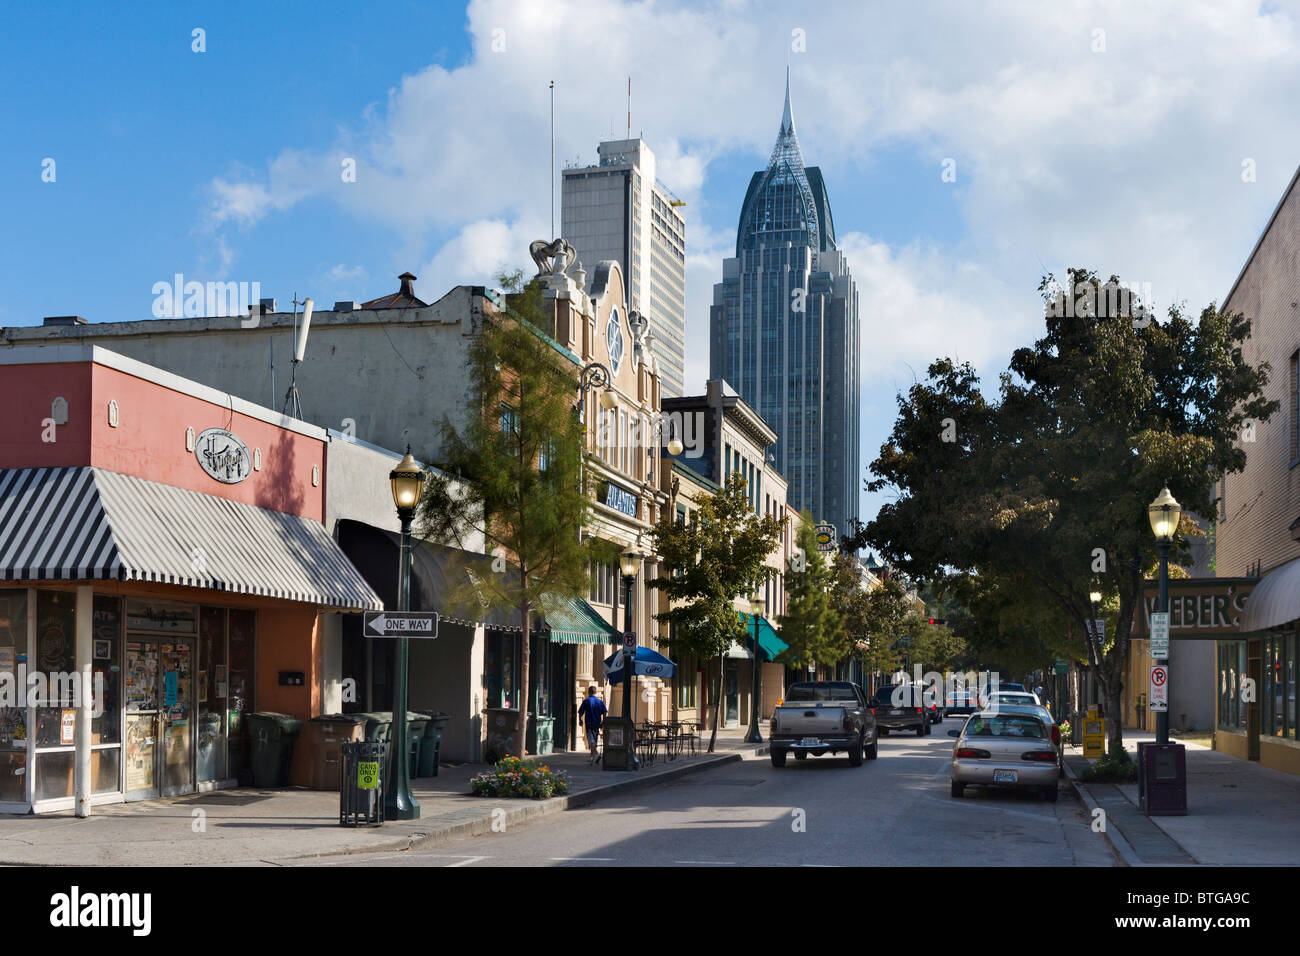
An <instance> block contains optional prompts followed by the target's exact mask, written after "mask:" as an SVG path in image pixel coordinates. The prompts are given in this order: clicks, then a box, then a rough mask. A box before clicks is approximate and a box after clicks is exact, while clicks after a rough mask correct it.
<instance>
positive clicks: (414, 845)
mask: <svg viewBox="0 0 1300 956" xmlns="http://www.w3.org/2000/svg"><path fill="white" fill-rule="evenodd" d="M767 752H768V748H767V746H766V745H763V746H760V747H759V748H758V749H757V750H756V751H755V754H756V755H762V754H765V753H767ZM742 759H744V756H743V753H742V752H740V751H731V752H729V753H721V754H719V753H715V754H713V755H712V756H710V757H709V758H708V759H705V760H701V761H699V762H698V763H691V764H683V765H682V766H680V767H672V768H670V769H668V770H664V771H660V772H657V773H653V774H650V775H648V776H644V777H642V776H631V777H627V778H625V779H623V780H618V781H611V782H610V783H607V784H601V785H600V786H597V787H592V788H591V789H590V790H583V791H581V792H580V793H571V794H568V795H567V796H563V797H552V798H551V799H549V800H544V801H534V802H530V803H527V804H525V805H523V806H516V807H513V808H511V809H509V810H507V811H506V815H505V820H504V823H505V825H506V826H507V827H510V826H513V825H518V824H522V823H525V822H531V821H534V820H538V819H541V818H542V817H547V816H551V815H552V814H555V813H562V812H564V811H565V810H572V809H577V808H578V807H586V806H590V805H591V804H593V803H596V802H597V801H598V800H601V799H602V798H608V797H611V796H622V795H624V794H627V793H633V792H635V791H637V790H644V789H647V788H649V787H653V786H657V785H658V784H660V783H663V782H666V781H668V780H674V779H676V778H678V777H684V776H686V775H688V774H693V773H699V772H700V771H702V770H712V769H713V768H714V767H721V766H723V765H724V764H729V763H735V762H738V761H740V760H742ZM494 822H495V821H494V820H493V818H492V814H491V813H490V812H489V813H485V814H484V815H483V816H482V817H479V818H478V819H475V820H466V821H464V822H463V823H450V824H447V825H446V826H441V827H438V828H437V829H436V830H434V831H433V832H431V833H418V832H417V833H413V834H411V835H410V836H409V837H405V838H402V839H396V840H390V841H386V842H384V843H376V844H374V845H372V846H366V847H352V848H349V849H345V850H332V851H329V852H325V853H304V854H300V855H297V856H292V857H279V859H281V860H286V861H288V860H308V859H316V858H319V857H326V856H360V855H363V854H367V853H393V852H398V851H401V850H415V849H423V848H425V847H430V846H435V845H437V844H439V843H445V842H447V841H449V840H454V839H457V838H459V837H466V836H483V835H484V834H487V833H492V832H494V831H493V823H494Z"/></svg>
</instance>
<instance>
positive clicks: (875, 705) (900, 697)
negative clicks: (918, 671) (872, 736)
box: [868, 684, 930, 737]
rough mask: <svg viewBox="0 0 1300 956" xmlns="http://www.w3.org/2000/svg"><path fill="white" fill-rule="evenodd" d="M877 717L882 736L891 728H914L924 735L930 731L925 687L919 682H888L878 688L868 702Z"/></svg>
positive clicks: (917, 733) (877, 724)
mask: <svg viewBox="0 0 1300 956" xmlns="http://www.w3.org/2000/svg"><path fill="white" fill-rule="evenodd" d="M868 703H869V704H870V705H871V709H872V713H874V714H875V717H876V726H877V727H879V728H880V736H882V737H886V736H888V735H889V732H890V731H891V730H899V731H903V730H912V731H915V732H916V736H918V737H924V736H925V735H926V734H928V733H929V732H930V718H929V717H928V716H927V715H926V712H925V699H924V688H923V687H921V686H920V685H918V684H886V685H885V686H884V687H877V688H876V695H875V696H874V697H873V698H871V700H870V701H869V702H868Z"/></svg>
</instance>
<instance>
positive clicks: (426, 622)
mask: <svg viewBox="0 0 1300 956" xmlns="http://www.w3.org/2000/svg"><path fill="white" fill-rule="evenodd" d="M363 633H364V634H365V636H366V637H426V638H434V637H437V636H438V615H437V613H435V612H433V611H367V612H366V624H365V630H364V631H363Z"/></svg>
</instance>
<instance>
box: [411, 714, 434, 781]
mask: <svg viewBox="0 0 1300 956" xmlns="http://www.w3.org/2000/svg"><path fill="white" fill-rule="evenodd" d="M428 723H429V715H428V714H416V713H412V712H411V711H409V710H408V711H407V712H406V733H407V738H408V739H407V741H406V743H407V747H408V753H409V758H408V759H409V762H410V767H411V779H412V780H414V779H415V778H416V777H418V776H419V775H420V750H421V749H422V748H423V746H424V730H425V727H426V726H427V725H428Z"/></svg>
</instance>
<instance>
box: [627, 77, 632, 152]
mask: <svg viewBox="0 0 1300 956" xmlns="http://www.w3.org/2000/svg"><path fill="white" fill-rule="evenodd" d="M627 138H628V139H631V138H632V77H630V76H629V77H628V78H627Z"/></svg>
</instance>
